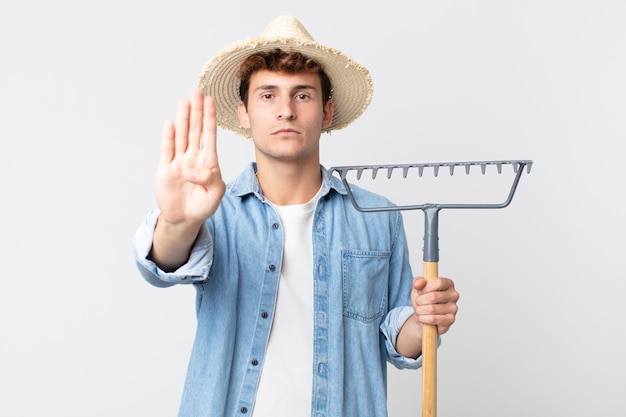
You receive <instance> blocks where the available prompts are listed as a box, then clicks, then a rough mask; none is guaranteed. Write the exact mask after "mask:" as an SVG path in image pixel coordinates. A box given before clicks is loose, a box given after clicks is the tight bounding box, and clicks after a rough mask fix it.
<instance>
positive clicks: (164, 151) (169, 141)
mask: <svg viewBox="0 0 626 417" xmlns="http://www.w3.org/2000/svg"><path fill="white" fill-rule="evenodd" d="M173 158H174V123H172V122H171V121H170V120H168V121H166V122H165V123H164V124H163V133H162V138H161V164H168V163H170V162H171V161H172V159H173Z"/></svg>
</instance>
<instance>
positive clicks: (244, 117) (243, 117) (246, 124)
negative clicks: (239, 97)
mask: <svg viewBox="0 0 626 417" xmlns="http://www.w3.org/2000/svg"><path fill="white" fill-rule="evenodd" d="M237 116H239V124H240V125H241V127H243V128H244V129H250V118H249V117H248V110H246V106H245V105H244V104H243V101H240V102H239V105H238V106H237Z"/></svg>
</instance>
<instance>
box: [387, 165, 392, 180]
mask: <svg viewBox="0 0 626 417" xmlns="http://www.w3.org/2000/svg"><path fill="white" fill-rule="evenodd" d="M393 168H394V167H389V168H387V179H389V178H391V173H392V172H393Z"/></svg>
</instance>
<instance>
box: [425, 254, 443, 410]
mask: <svg viewBox="0 0 626 417" xmlns="http://www.w3.org/2000/svg"><path fill="white" fill-rule="evenodd" d="M438 274H439V272H438V263H437V262H424V278H425V279H426V281H430V280H432V279H435V278H437V276H438ZM436 416H437V326H435V325H432V324H424V325H423V331H422V417H436Z"/></svg>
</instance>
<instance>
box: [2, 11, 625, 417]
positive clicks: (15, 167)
mask: <svg viewBox="0 0 626 417" xmlns="http://www.w3.org/2000/svg"><path fill="white" fill-rule="evenodd" d="M214 3H216V2H211V1H197V0H187V1H183V0H178V1H173V0H172V1H154V0H153V1H147V0H145V1H139V0H125V1H121V0H111V1H107V2H90V1H74V2H70V1H44V0H33V1H22V2H3V3H2V5H0V50H1V55H0V59H1V62H2V67H1V70H0V74H1V76H0V118H1V119H0V120H1V123H0V129H1V135H2V144H1V145H0V155H1V162H0V184H1V188H0V190H1V196H2V197H1V199H2V204H0V243H1V250H0V260H1V263H0V265H1V271H2V272H1V277H2V279H1V285H0V415H2V416H11V417H21V416H36V415H55V416H57V415H58V416H64V417H84V416H90V417H100V416H101V417H105V416H106V417H110V416H151V417H171V416H174V415H175V414H176V411H177V408H178V403H179V400H180V394H181V390H182V383H183V378H184V374H185V371H186V366H187V360H188V358H189V353H190V347H191V343H192V339H193V333H194V328H195V316H194V291H193V289H192V288H191V287H175V288H170V289H165V290H164V289H157V288H154V287H151V286H149V285H148V284H147V283H145V282H144V281H143V280H142V278H141V277H140V276H139V274H138V273H137V271H136V269H135V266H134V264H133V260H132V256H131V250H130V242H131V238H132V235H133V233H134V231H135V229H136V228H137V226H138V225H139V223H140V222H141V220H142V219H143V216H144V215H145V214H146V213H147V211H148V210H149V209H151V208H152V207H153V206H154V205H155V201H154V173H155V169H156V164H157V162H158V155H159V145H160V133H161V126H162V124H163V122H164V121H165V120H166V119H170V118H173V117H174V114H175V109H176V104H177V102H178V100H179V99H180V98H182V97H185V96H187V94H188V93H189V91H190V89H191V88H192V87H194V86H195V85H196V82H197V79H198V75H199V73H200V71H201V69H202V67H203V66H204V64H205V63H206V62H207V61H208V59H209V58H210V57H211V55H213V54H214V53H215V52H217V50H219V49H220V48H222V47H223V46H226V45H229V44H231V43H233V42H234V41H235V40H238V39H243V38H254V37H256V36H257V35H259V34H260V33H261V31H262V30H263V29H264V28H265V26H266V25H267V24H268V23H269V22H270V21H271V20H272V19H273V18H274V17H275V16H277V15H280V14H292V15H295V16H296V17H298V18H299V19H300V20H301V21H302V22H303V23H304V25H305V26H306V27H307V29H308V30H309V31H310V32H311V33H312V34H313V36H314V37H315V38H316V40H317V41H319V42H321V43H323V44H326V45H329V46H333V47H336V48H338V49H340V50H342V51H344V52H345V53H346V54H348V55H350V56H352V57H353V58H354V59H355V60H356V61H358V62H359V63H361V64H363V65H365V66H366V67H368V68H369V69H370V71H371V73H372V77H373V80H374V86H375V96H374V100H373V102H372V104H371V106H370V108H369V109H368V110H367V111H366V113H365V114H364V115H363V116H362V117H361V118H360V119H359V120H357V121H356V122H355V123H354V124H353V125H351V126H350V127H348V128H347V129H344V130H340V131H337V132H334V133H332V134H331V135H324V137H323V138H322V148H323V150H322V161H323V163H324V165H326V166H327V167H330V166H333V165H347V164H386V163H413V162H434V161H473V160H494V159H505V160H508V159H532V160H533V161H534V166H533V169H532V171H531V173H530V174H529V175H526V174H525V175H524V176H523V177H522V180H521V182H520V186H519V188H518V190H517V192H516V194H515V198H514V200H513V203H512V204H511V206H510V207H507V208H506V209H503V210H475V211H472V210H465V211H464V210H458V211H447V212H446V211H444V212H442V214H441V218H440V232H439V233H440V247H441V252H440V255H441V259H440V266H439V272H440V274H441V275H443V276H449V277H451V278H453V279H454V280H455V282H456V285H457V287H458V289H459V291H460V293H461V300H460V301H459V306H460V311H459V314H458V318H457V322H456V323H455V325H454V326H453V328H452V329H451V330H450V331H449V333H447V334H446V335H445V336H444V337H443V343H442V346H441V348H440V349H439V355H438V378H439V381H438V389H439V395H438V406H439V415H440V416H482V417H501V416H565V415H567V416H570V417H575V416H580V417H582V416H590V415H594V416H600V415H601V416H604V417H622V416H624V415H626V396H624V389H625V388H626V360H625V359H624V357H625V356H624V353H623V351H624V347H625V342H624V337H625V333H626V330H625V328H626V326H624V319H625V318H626V317H625V307H624V302H623V296H624V292H625V291H626V279H625V278H626V273H625V272H624V271H625V270H624V267H623V259H624V249H625V246H626V245H625V244H624V234H625V232H626V221H625V220H624V216H623V215H622V213H621V212H622V207H623V202H624V191H623V190H624V183H625V181H624V168H623V163H624V155H623V146H624V139H626V121H625V120H626V118H625V114H626V81H625V76H624V74H626V48H625V45H626V29H625V28H626V26H625V25H624V22H625V21H626V3H624V2H623V1H602V0H599V1H575V0H574V1H565V0H563V1H550V0H546V1H525V2H523V1H511V0H504V1H481V2H465V1H445V2H444V1H417V2H404V1H399V0H389V1H384V2H362V1H358V2H356V1H354V2H336V1H332V2H331V1H326V0H322V1H316V2H308V3H307V2H302V3H301V4H300V5H297V6H296V5H294V4H292V3H293V2H287V1H284V2H282V1H279V0H268V1H250V0H241V1H233V2H221V3H220V5H219V6H215V4H214ZM218 146H219V152H220V162H221V166H222V170H223V175H224V177H225V179H227V180H232V179H234V177H235V176H236V175H237V174H238V173H239V172H240V171H241V170H242V169H243V167H244V166H245V164H246V163H247V162H249V161H250V160H251V159H252V158H253V148H252V143H251V142H249V141H248V140H246V139H243V138H241V137H238V136H235V135H234V134H231V133H229V132H225V131H220V135H219V144H218ZM504 174H505V173H503V175H504ZM470 177H471V178H472V181H474V180H475V181H476V182H477V183H479V182H480V181H482V177H481V175H474V174H473V175H470V176H469V177H468V179H469V178H470ZM453 178H454V179H457V178H459V181H460V182H459V184H462V186H461V189H460V190H458V191H457V192H458V193H459V194H458V195H459V196H465V195H466V194H467V191H468V189H471V188H468V187H470V186H468V185H466V184H468V183H466V182H465V181H467V180H466V179H462V178H463V176H462V175H458V174H455V176H454V177H453ZM382 181H384V179H383V180H382ZM442 181H447V180H444V179H443V178H442ZM416 182H417V180H415V179H406V180H404V181H398V182H390V184H393V186H386V187H385V193H387V194H388V196H389V197H390V198H392V199H394V200H396V199H398V200H400V199H404V198H407V199H409V200H415V202H417V203H418V202H420V201H421V198H422V195H421V194H420V193H417V192H415V191H414V190H415V189H416V188H415V187H417V184H416ZM472 186H473V185H472ZM452 193H453V194H452V199H453V200H454V198H455V196H456V194H454V191H452ZM469 194H472V193H469ZM459 198H460V197H459ZM405 219H406V224H407V233H408V235H409V239H410V240H409V244H410V247H411V253H412V255H411V256H412V261H413V265H414V269H415V273H416V274H419V273H421V249H422V231H421V227H422V221H423V220H422V215H421V213H420V212H406V213H405ZM389 378H390V382H389V403H390V404H389V409H390V416H391V417H408V416H416V415H419V414H420V413H421V406H420V401H421V400H420V396H421V372H420V371H416V372H410V371H397V370H395V369H390V375H389Z"/></svg>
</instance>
